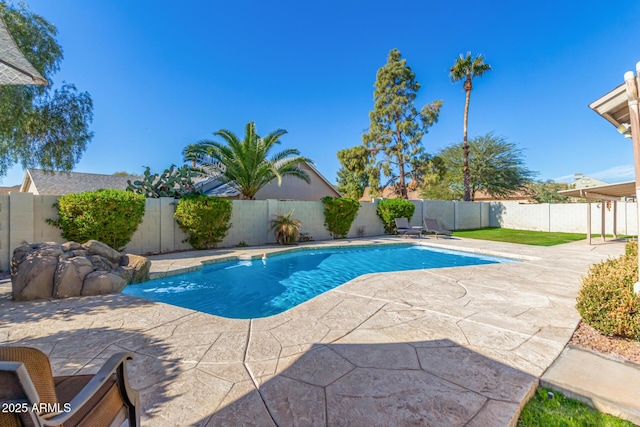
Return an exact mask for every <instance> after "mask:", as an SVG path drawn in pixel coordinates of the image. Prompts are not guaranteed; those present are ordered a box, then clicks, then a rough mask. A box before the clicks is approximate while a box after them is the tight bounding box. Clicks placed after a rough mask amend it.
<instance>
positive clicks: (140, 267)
mask: <svg viewBox="0 0 640 427" xmlns="http://www.w3.org/2000/svg"><path fill="white" fill-rule="evenodd" d="M122 262H123V265H124V266H127V267H129V268H131V269H132V270H133V277H132V278H131V282H130V283H142V282H146V281H147V280H149V270H151V261H149V259H148V258H145V257H143V256H140V255H133V254H125V255H123V257H122Z"/></svg>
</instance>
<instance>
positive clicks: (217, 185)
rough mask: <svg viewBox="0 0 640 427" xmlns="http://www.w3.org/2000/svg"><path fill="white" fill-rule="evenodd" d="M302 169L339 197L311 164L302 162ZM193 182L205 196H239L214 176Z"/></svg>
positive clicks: (233, 189) (238, 193)
mask: <svg viewBox="0 0 640 427" xmlns="http://www.w3.org/2000/svg"><path fill="white" fill-rule="evenodd" d="M302 167H303V168H306V169H308V170H309V172H311V173H312V174H315V175H316V176H317V177H318V178H320V180H321V181H323V182H324V183H326V184H327V186H328V187H329V188H330V189H331V190H333V191H334V192H335V194H336V196H340V192H339V191H338V190H337V189H336V188H335V187H334V186H333V184H331V183H330V182H329V181H328V180H327V178H325V177H324V175H322V174H321V173H320V171H318V169H316V168H315V167H314V166H313V165H312V164H310V163H308V162H302ZM194 181H195V184H196V187H199V188H204V191H203V193H204V194H206V195H207V196H215V197H236V196H239V195H240V191H238V190H237V189H236V188H234V187H232V186H231V185H229V184H227V183H223V182H222V181H220V180H218V179H217V178H216V177H215V176H213V177H210V178H205V179H195V180H194Z"/></svg>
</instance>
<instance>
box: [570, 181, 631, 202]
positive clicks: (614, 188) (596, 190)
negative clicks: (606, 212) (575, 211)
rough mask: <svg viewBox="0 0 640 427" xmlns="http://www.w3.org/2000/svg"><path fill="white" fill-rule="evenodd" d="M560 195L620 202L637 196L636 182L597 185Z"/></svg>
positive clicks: (575, 189)
mask: <svg viewBox="0 0 640 427" xmlns="http://www.w3.org/2000/svg"><path fill="white" fill-rule="evenodd" d="M558 193H560V194H562V195H563V196H568V197H579V198H582V199H595V200H620V199H621V198H622V197H630V196H635V194H636V182H635V181H627V182H619V183H617V184H607V185H597V186H595V187H586V188H573V189H571V190H562V191H558Z"/></svg>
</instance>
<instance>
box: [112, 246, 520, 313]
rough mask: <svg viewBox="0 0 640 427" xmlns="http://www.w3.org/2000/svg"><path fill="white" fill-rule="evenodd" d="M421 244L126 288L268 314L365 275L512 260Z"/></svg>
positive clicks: (295, 256) (152, 296)
mask: <svg viewBox="0 0 640 427" xmlns="http://www.w3.org/2000/svg"><path fill="white" fill-rule="evenodd" d="M510 261H512V260H508V259H505V258H496V257H491V256H484V255H476V254H470V253H465V252H457V251H449V250H443V249H436V248H429V247H426V246H421V245H402V246H382V247H381V246H376V247H360V248H331V249H312V250H301V251H295V252H290V253H287V254H282V255H278V254H272V255H270V256H269V257H268V258H266V259H256V260H252V261H230V262H223V263H218V264H212V265H208V266H205V267H203V268H202V270H199V271H196V272H193V273H186V274H180V275H177V276H171V277H166V278H162V279H156V280H151V281H148V282H144V283H139V284H135V285H129V286H127V287H126V288H125V289H124V290H123V291H122V292H123V293H124V294H128V295H133V296H136V297H140V298H145V299H149V300H153V301H159V302H164V303H167V304H173V305H177V306H180V307H185V308H190V309H192V310H197V311H201V312H204V313H209V314H215V315H217V316H223V317H230V318H235V319H251V318H258V317H267V316H272V315H274V314H278V313H282V312H283V311H286V310H288V309H290V308H292V307H295V306H296V305H298V304H301V303H303V302H305V301H307V300H310V299H311V298H313V297H315V296H317V295H320V294H321V293H323V292H326V291H328V290H330V289H333V288H335V287H337V286H339V285H341V284H343V283H346V282H348V281H349V280H351V279H354V278H356V277H358V276H361V275H363V274H366V273H382V272H389V271H403V270H419V269H426V268H442V267H457V266H468V265H479V264H493V263H499V262H510Z"/></svg>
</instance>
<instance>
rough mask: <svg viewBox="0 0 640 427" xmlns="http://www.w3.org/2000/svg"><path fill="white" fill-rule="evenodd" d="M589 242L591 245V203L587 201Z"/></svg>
mask: <svg viewBox="0 0 640 427" xmlns="http://www.w3.org/2000/svg"><path fill="white" fill-rule="evenodd" d="M587 242H588V243H589V244H591V202H590V201H589V200H587Z"/></svg>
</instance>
